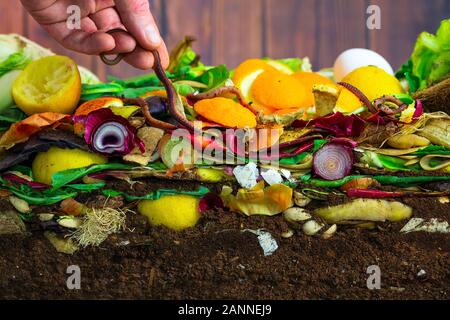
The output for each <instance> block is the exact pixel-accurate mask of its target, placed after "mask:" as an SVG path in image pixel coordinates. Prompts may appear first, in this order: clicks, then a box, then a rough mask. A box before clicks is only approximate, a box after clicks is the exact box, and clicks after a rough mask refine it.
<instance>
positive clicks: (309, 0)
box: [264, 0, 318, 65]
mask: <svg viewBox="0 0 450 320" xmlns="http://www.w3.org/2000/svg"><path fill="white" fill-rule="evenodd" d="M317 1H318V0H302V1H298V0H282V1H280V0H266V1H265V2H266V7H265V8H264V12H265V19H264V24H265V50H264V51H265V52H264V53H265V55H267V56H269V57H271V58H288V57H303V56H309V57H310V58H311V60H312V61H313V62H314V63H315V65H317V64H318V60H317V59H316V52H317V44H318V43H317V41H316V33H317V26H316V7H317Z"/></svg>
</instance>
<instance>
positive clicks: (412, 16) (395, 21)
mask: <svg viewBox="0 0 450 320" xmlns="http://www.w3.org/2000/svg"><path fill="white" fill-rule="evenodd" d="M371 3H372V4H376V5H378V6H380V8H381V30H373V31H370V32H369V39H370V47H371V49H373V50H375V51H377V52H379V53H380V54H382V55H383V56H384V57H385V58H386V59H387V60H388V61H389V62H390V63H391V64H392V66H393V67H394V68H395V69H397V68H398V67H400V66H401V65H402V64H403V63H404V62H406V61H407V60H408V58H409V56H410V55H411V52H412V50H413V48H414V44H415V42H416V39H417V36H418V35H419V34H420V32H422V31H428V32H432V33H435V32H436V30H437V28H438V27H439V23H440V21H441V20H443V19H445V18H449V15H450V1H448V0H428V1H425V0H397V1H388V0H374V1H371Z"/></svg>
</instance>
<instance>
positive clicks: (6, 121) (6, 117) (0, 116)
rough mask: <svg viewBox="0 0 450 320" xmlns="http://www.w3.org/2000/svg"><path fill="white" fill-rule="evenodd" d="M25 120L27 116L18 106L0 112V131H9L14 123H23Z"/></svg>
mask: <svg viewBox="0 0 450 320" xmlns="http://www.w3.org/2000/svg"><path fill="white" fill-rule="evenodd" d="M25 118H26V114H25V113H24V112H23V111H22V110H20V109H19V108H17V107H16V106H11V107H8V108H6V109H2V110H0V131H4V130H7V129H9V127H10V126H11V125H12V124H13V123H16V122H19V121H22V120H23V119H25Z"/></svg>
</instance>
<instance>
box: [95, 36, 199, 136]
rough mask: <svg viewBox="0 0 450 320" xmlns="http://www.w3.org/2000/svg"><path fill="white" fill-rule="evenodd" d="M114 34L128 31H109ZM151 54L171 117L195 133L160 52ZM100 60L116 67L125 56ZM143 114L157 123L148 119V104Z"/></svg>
mask: <svg viewBox="0 0 450 320" xmlns="http://www.w3.org/2000/svg"><path fill="white" fill-rule="evenodd" d="M114 32H126V31H125V30H123V29H113V30H110V31H108V33H114ZM151 53H152V54H153V57H154V60H155V61H154V64H153V70H154V71H155V74H156V76H157V77H158V79H159V80H160V81H161V83H162V84H163V85H164V88H165V89H166V92H167V99H168V101H169V112H170V115H171V116H172V117H174V118H175V120H176V121H177V122H178V123H180V124H181V125H182V126H183V127H185V128H186V129H188V130H189V131H192V132H193V131H194V125H193V124H192V123H191V121H189V120H188V119H186V117H185V116H184V115H182V114H181V113H180V111H179V108H180V109H181V108H184V106H183V103H182V102H181V100H180V99H179V97H178V93H177V92H176V90H175V87H174V86H173V84H172V82H171V81H170V79H169V78H168V77H167V75H166V72H165V71H164V68H163V67H162V63H161V57H160V56H159V52H158V51H157V50H151ZM100 58H101V59H102V61H103V62H104V63H106V64H107V65H116V64H118V63H119V62H120V61H121V60H122V59H123V58H124V54H122V53H119V54H118V55H117V56H116V57H115V58H114V59H112V60H110V59H108V58H107V57H106V55H105V54H101V55H100ZM146 111H147V112H146ZM143 112H144V115H145V117H146V119H147V121H148V122H149V123H157V122H155V120H156V119H154V118H153V117H151V115H150V118H149V117H148V115H149V112H148V107H147V104H146V105H145V107H144V108H143ZM158 124H159V125H164V123H163V122H162V121H161V122H158ZM164 126H165V125H164Z"/></svg>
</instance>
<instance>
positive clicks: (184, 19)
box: [164, 0, 217, 64]
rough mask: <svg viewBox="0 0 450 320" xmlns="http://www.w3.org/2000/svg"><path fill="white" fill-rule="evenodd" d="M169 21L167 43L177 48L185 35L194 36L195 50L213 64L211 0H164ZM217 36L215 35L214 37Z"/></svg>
mask: <svg viewBox="0 0 450 320" xmlns="http://www.w3.org/2000/svg"><path fill="white" fill-rule="evenodd" d="M164 1H165V2H166V4H165V14H166V19H167V34H166V43H167V46H168V47H169V48H172V47H173V46H175V45H176V44H177V43H178V41H180V40H181V39H182V38H183V37H184V36H185V35H191V36H194V37H195V38H196V39H197V41H196V43H195V49H196V50H197V51H198V52H199V53H200V54H201V56H202V58H203V61H204V62H205V63H207V64H211V63H213V53H214V48H213V43H214V38H213V34H212V30H213V27H212V26H213V24H214V20H215V18H216V17H213V14H212V12H213V10H212V8H213V2H215V1H217V0H214V1H211V0H188V1H186V0H164ZM214 36H215V35H214Z"/></svg>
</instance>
